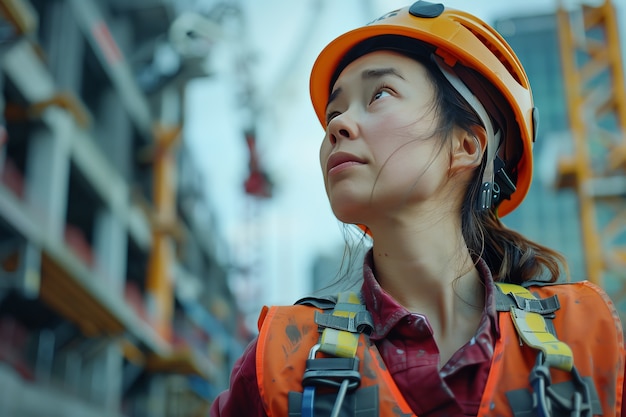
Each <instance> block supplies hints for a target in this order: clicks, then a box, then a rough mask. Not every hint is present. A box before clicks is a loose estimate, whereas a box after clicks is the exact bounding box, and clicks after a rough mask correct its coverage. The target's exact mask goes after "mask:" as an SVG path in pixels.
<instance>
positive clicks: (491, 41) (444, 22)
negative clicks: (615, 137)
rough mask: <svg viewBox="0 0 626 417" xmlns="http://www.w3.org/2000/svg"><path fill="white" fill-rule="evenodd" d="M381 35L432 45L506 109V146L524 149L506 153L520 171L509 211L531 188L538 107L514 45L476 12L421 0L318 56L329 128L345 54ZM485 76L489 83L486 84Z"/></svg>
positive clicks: (506, 205) (319, 101) (316, 98)
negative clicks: (337, 75) (330, 102)
mask: <svg viewBox="0 0 626 417" xmlns="http://www.w3.org/2000/svg"><path fill="white" fill-rule="evenodd" d="M381 35H400V36H404V37H408V38H412V39H416V40H419V41H421V42H423V43H425V44H428V45H430V46H432V48H433V51H434V52H433V54H434V55H435V57H436V59H437V61H438V62H443V63H444V64H445V66H447V67H448V68H449V69H450V70H451V71H452V72H454V73H455V74H456V75H457V76H458V78H460V79H461V80H462V81H463V83H465V84H466V85H467V87H469V90H471V93H473V94H474V95H475V96H476V97H478V99H479V101H480V102H481V103H483V104H484V103H485V102H490V104H485V108H486V109H487V112H488V113H489V114H490V116H492V117H495V116H494V113H501V115H500V117H503V118H504V119H505V120H504V124H506V125H507V126H508V127H507V128H506V131H505V132H503V135H502V136H503V139H502V140H503V142H502V143H503V144H504V148H507V147H508V149H517V151H516V153H517V154H518V155H516V156H515V160H516V161H517V162H516V164H515V165H514V166H510V164H509V163H507V159H510V155H507V154H508V153H509V152H508V151H507V152H505V153H504V155H502V156H503V157H502V159H503V160H504V164H505V166H506V167H507V169H508V170H509V171H512V172H513V174H514V175H513V177H514V180H515V181H514V182H515V187H514V191H513V192H512V194H511V195H510V197H509V199H508V200H503V201H502V202H501V203H500V205H499V207H498V214H499V215H500V216H504V215H506V214H508V213H510V212H511V211H513V210H514V209H515V208H516V207H517V206H518V205H519V204H520V203H521V202H522V200H523V199H524V197H525V196H526V194H527V192H528V189H529V188H530V182H531V178H532V145H533V142H534V140H535V134H536V132H535V130H536V122H537V120H536V109H535V108H534V106H533V99H532V92H531V88H530V83H529V82H528V77H527V76H526V73H525V71H524V69H523V67H522V65H521V63H520V61H519V59H518V58H517V56H516V55H515V53H514V52H513V50H512V49H511V47H510V46H509V45H508V44H507V43H506V41H505V40H504V39H503V38H502V36H500V34H498V33H497V32H496V31H495V30H494V29H493V28H491V27H490V26H489V25H487V24H486V23H484V22H483V21H482V20H480V19H478V18H476V17H475V16H473V15H471V14H468V13H466V12H462V11H459V10H453V9H447V8H445V7H444V6H443V5H442V4H436V3H430V2H426V1H417V2H416V3H414V4H413V5H411V6H408V7H405V8H402V9H398V10H394V11H392V12H389V13H387V14H385V15H384V16H382V17H380V18H378V19H376V20H374V21H373V22H371V23H369V24H367V25H365V26H363V27H360V28H357V29H354V30H351V31H349V32H347V33H345V34H343V35H341V36H339V37H338V38H336V39H335V40H333V41H332V42H331V43H330V44H328V45H327V46H326V47H325V48H324V49H323V50H322V52H321V53H320V54H319V56H318V57H317V60H316V61H315V64H314V65H313V69H312V72H311V78H310V93H311V100H312V103H313V107H314V109H315V113H316V114H317V117H318V119H319V121H320V123H321V124H322V126H323V127H324V128H326V114H325V113H326V106H327V103H328V98H329V94H330V90H331V88H332V85H331V82H333V81H334V80H333V77H334V76H335V72H336V71H337V68H338V66H339V65H340V62H341V60H342V58H343V57H344V56H345V55H346V54H347V53H348V52H349V51H350V50H351V49H352V48H354V47H355V46H356V45H358V44H359V43H361V42H363V41H365V40H367V39H370V38H373V37H377V36H381ZM467 69H470V70H471V71H468V70H467ZM471 73H478V74H479V75H480V76H482V80H483V81H482V82H483V84H482V85H480V83H477V82H476V77H475V76H471ZM479 78H480V77H479ZM485 80H486V81H487V83H488V84H489V86H488V88H487V89H486V88H483V87H486V86H485V84H484V81H485ZM488 89H491V91H494V89H495V91H496V92H499V94H495V95H498V96H500V97H499V98H497V99H494V94H490V93H487V92H485V91H486V90H488ZM494 101H495V102H494ZM503 105H504V106H505V107H506V106H508V107H509V108H510V110H507V111H504V112H500V111H499V110H498V108H502V106H503ZM511 127H516V128H515V129H511ZM500 153H501V154H502V151H500ZM496 169H497V168H496Z"/></svg>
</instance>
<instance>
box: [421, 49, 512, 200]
mask: <svg viewBox="0 0 626 417" xmlns="http://www.w3.org/2000/svg"><path fill="white" fill-rule="evenodd" d="M432 59H433V61H434V62H435V63H436V64H437V66H438V67H439V70H440V71H441V73H442V74H443V76H444V77H446V79H447V80H448V81H449V82H450V84H451V85H452V86H453V87H454V88H455V89H456V91H457V92H458V93H459V94H460V95H461V96H462V97H463V98H464V99H465V100H466V101H467V103H468V104H469V105H470V106H471V107H472V109H474V111H475V112H476V114H477V115H478V117H479V118H480V121H481V122H482V123H483V127H484V128H485V131H486V133H487V163H486V164H485V171H484V172H483V178H482V182H481V185H480V195H479V197H478V201H477V205H476V207H477V209H478V210H488V209H489V208H490V207H491V204H492V203H493V201H494V197H496V196H497V194H498V193H499V190H498V185H497V184H496V182H495V176H494V165H495V159H496V152H497V151H498V148H499V147H500V138H501V132H500V131H499V130H498V131H497V132H495V133H494V131H493V124H492V123H491V118H490V117H489V115H488V114H487V110H485V107H484V106H483V105H482V104H481V102H480V101H479V100H478V99H477V98H476V96H475V95H474V94H473V93H472V92H471V91H470V90H469V88H467V86H466V85H465V84H464V83H463V81H461V79H460V78H459V77H458V76H457V75H456V74H455V73H454V71H452V70H451V69H450V67H449V66H448V65H446V64H445V63H444V62H443V59H441V58H440V57H438V56H436V55H434V54H433V55H432ZM494 193H495V195H494Z"/></svg>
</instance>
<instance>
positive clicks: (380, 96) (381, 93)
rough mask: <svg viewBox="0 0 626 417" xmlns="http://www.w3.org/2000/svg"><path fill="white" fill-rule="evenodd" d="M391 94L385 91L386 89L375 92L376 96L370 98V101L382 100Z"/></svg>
mask: <svg viewBox="0 0 626 417" xmlns="http://www.w3.org/2000/svg"><path fill="white" fill-rule="evenodd" d="M390 95H391V93H389V91H387V90H386V89H380V90H378V91H377V92H376V94H374V97H372V101H374V100H378V99H379V98H383V97H385V96H390Z"/></svg>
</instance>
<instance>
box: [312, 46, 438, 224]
mask: <svg viewBox="0 0 626 417" xmlns="http://www.w3.org/2000/svg"><path fill="white" fill-rule="evenodd" d="M434 99H435V87H434V86H433V82H432V81H431V78H429V76H428V74H427V70H426V68H425V67H424V66H423V65H422V64H420V63H419V62H417V61H415V60H413V59H411V58H408V57H405V56H404V55H401V54H398V53H395V52H390V51H377V52H373V53H370V54H367V55H364V56H362V57H360V58H358V59H356V60H355V61H353V62H352V63H350V64H349V65H348V66H347V67H346V68H345V69H344V70H343V72H342V73H341V74H340V76H339V78H338V79H337V82H336V83H335V85H334V86H333V89H332V92H331V95H330V98H329V103H328V106H327V111H326V114H327V128H326V135H325V137H324V141H323V143H322V145H321V149H320V162H321V166H322V173H323V175H324V183H325V186H326V192H327V194H328V198H329V200H330V203H331V207H332V209H333V212H334V213H335V215H336V216H337V218H338V219H339V220H341V221H343V222H345V223H359V224H365V225H367V226H370V227H371V224H372V223H375V222H376V221H377V219H378V218H380V216H386V217H388V216H394V215H398V214H400V213H403V212H406V211H407V210H410V211H415V210H420V209H421V208H428V207H430V208H431V209H432V208H435V209H437V207H438V206H437V204H440V203H441V201H444V200H445V197H446V196H445V195H443V194H442V190H443V189H444V187H443V186H444V184H445V183H446V179H447V169H448V167H449V153H448V152H446V151H445V149H441V147H442V145H441V140H440V138H439V137H438V135H436V134H435V133H434V132H435V129H436V127H437V116H436V115H437V112H436V110H435V109H436V106H435V103H434Z"/></svg>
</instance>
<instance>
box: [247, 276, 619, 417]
mask: <svg viewBox="0 0 626 417" xmlns="http://www.w3.org/2000/svg"><path fill="white" fill-rule="evenodd" d="M531 291H532V293H533V294H535V295H536V296H537V297H539V298H542V299H544V298H551V297H553V296H555V295H558V300H559V302H560V305H561V309H560V311H559V314H556V315H555V317H554V318H553V320H552V322H553V325H554V328H555V329H556V334H557V335H558V338H559V339H560V340H562V341H564V342H566V343H567V345H568V346H569V347H570V348H571V351H572V353H573V358H574V363H575V365H576V368H577V369H578V371H579V372H580V374H581V375H582V376H583V377H589V378H591V379H592V380H593V382H594V383H595V386H596V387H598V392H597V394H598V398H599V404H598V408H599V407H600V406H601V408H602V411H603V415H604V416H617V415H619V414H620V410H621V399H622V386H623V370H624V363H623V356H624V354H623V338H622V328H621V325H620V324H619V323H620V322H619V318H618V315H617V311H616V310H615V308H614V306H613V304H612V302H611V301H610V300H609V299H608V297H607V296H606V294H605V293H604V292H603V291H602V290H601V289H600V288H598V287H597V286H595V285H593V284H591V283H589V282H578V283H571V284H560V285H546V286H533V287H531ZM314 311H319V310H316V309H314V308H312V307H309V306H302V305H296V306H288V307H272V308H269V309H264V310H263V312H262V314H261V317H260V319H259V330H260V332H259V338H258V346H257V354H256V355H257V356H256V366H257V379H258V385H259V392H260V394H261V398H262V400H263V404H264V407H265V411H266V413H267V414H268V416H287V415H288V409H289V407H288V398H289V395H290V394H289V393H290V392H291V393H301V392H302V377H303V375H304V371H305V363H306V359H307V357H308V354H309V351H310V350H311V347H313V346H314V345H315V344H316V343H318V340H319V333H318V326H317V324H316V323H315V321H314V313H313V312H314ZM584 323H589V325H587V326H586V325H585V324H584ZM499 329H500V337H499V338H498V340H497V341H496V344H495V348H494V355H493V359H492V365H491V369H490V372H489V376H488V379H487V383H486V386H485V390H484V393H483V397H482V399H481V403H480V408H479V413H478V415H479V416H494V417H495V416H514V412H513V410H512V408H511V406H510V402H509V397H510V398H513V399H515V400H514V401H516V402H519V401H522V402H523V401H524V399H525V398H528V397H527V396H524V393H525V392H528V393H530V392H532V388H531V386H530V384H529V375H530V374H531V371H532V369H533V367H534V365H535V360H536V357H537V351H536V350H535V349H534V348H529V347H527V346H525V344H524V346H522V345H521V343H520V337H519V336H518V333H517V331H516V328H515V325H514V322H513V320H511V314H510V313H509V312H504V311H503V312H500V313H499ZM357 357H358V358H359V359H360V362H361V365H360V372H361V386H360V388H359V389H358V390H357V392H358V391H360V390H362V389H364V388H369V387H375V388H376V391H377V407H378V409H379V413H380V414H379V415H380V416H398V415H402V416H413V415H414V413H413V412H412V410H411V409H410V407H409V406H408V404H407V402H406V400H405V399H404V398H403V396H402V395H401V393H400V391H399V389H398V388H397V386H396V384H395V382H394V381H393V378H392V377H391V374H390V373H389V372H387V370H386V368H385V364H384V362H383V360H382V358H381V357H380V354H379V352H378V350H377V349H376V346H375V345H374V344H372V343H371V342H370V341H369V339H368V338H367V336H366V335H360V337H359V344H358V349H357ZM569 379H571V376H570V373H569V372H565V371H561V370H555V371H553V372H551V382H552V383H553V384H560V383H564V382H566V381H568V380H569ZM513 394H514V395H513ZM529 395H530V394H529ZM520 399H521V400H520ZM516 408H519V404H517V406H516ZM527 411H528V410H527ZM530 415H532V414H530Z"/></svg>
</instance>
